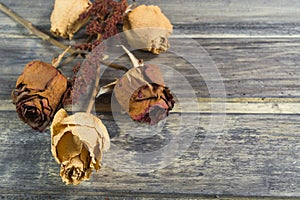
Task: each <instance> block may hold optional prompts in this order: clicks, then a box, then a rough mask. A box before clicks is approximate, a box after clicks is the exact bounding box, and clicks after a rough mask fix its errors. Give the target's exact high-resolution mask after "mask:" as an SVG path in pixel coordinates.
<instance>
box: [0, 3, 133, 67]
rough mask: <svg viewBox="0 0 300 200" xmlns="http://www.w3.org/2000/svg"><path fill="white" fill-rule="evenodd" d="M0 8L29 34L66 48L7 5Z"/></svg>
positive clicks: (111, 65) (74, 53) (72, 50)
mask: <svg viewBox="0 0 300 200" xmlns="http://www.w3.org/2000/svg"><path fill="white" fill-rule="evenodd" d="M0 10H1V11H2V12H4V13H5V14H6V15H8V16H9V17H11V18H12V19H14V20H15V21H16V22H18V23H19V24H21V25H22V26H24V27H25V28H26V29H27V30H28V31H29V33H30V34H34V35H36V36H37V37H39V38H41V39H42V40H44V41H46V42H49V43H50V44H53V45H54V46H56V47H58V48H61V49H63V50H65V49H67V48H68V46H66V45H64V44H63V43H61V42H59V41H58V40H56V39H54V38H52V37H51V36H49V35H47V34H46V33H43V32H42V31H40V30H38V29H37V28H36V27H34V26H33V25H32V23H31V22H29V21H28V20H26V19H24V18H22V17H20V16H19V15H18V14H17V13H15V12H14V11H12V10H11V9H10V8H8V7H7V6H5V5H4V4H3V3H1V2H0ZM68 52H69V53H70V54H72V55H81V56H83V57H84V55H85V54H86V52H83V51H79V50H76V49H74V48H69V50H68ZM100 63H102V64H104V65H106V66H108V67H112V68H114V69H120V70H123V71H127V68H126V67H124V66H121V65H117V64H114V63H106V62H104V61H100Z"/></svg>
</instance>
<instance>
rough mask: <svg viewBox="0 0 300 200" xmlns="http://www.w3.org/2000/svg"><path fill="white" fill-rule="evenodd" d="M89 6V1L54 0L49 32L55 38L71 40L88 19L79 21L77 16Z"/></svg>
mask: <svg viewBox="0 0 300 200" xmlns="http://www.w3.org/2000/svg"><path fill="white" fill-rule="evenodd" d="M90 5H91V2H90V1H89V0H55V3H54V8H53V11H52V14H51V17H50V21H51V29H50V31H51V32H52V33H53V34H54V35H57V36H60V37H63V38H67V37H68V38H69V39H72V37H73V35H74V33H76V32H77V31H78V30H79V29H80V28H81V27H82V26H83V25H84V24H85V23H86V22H87V21H88V18H85V19H81V20H79V16H80V15H81V14H82V13H84V12H86V11H87V10H88V8H89V6H90Z"/></svg>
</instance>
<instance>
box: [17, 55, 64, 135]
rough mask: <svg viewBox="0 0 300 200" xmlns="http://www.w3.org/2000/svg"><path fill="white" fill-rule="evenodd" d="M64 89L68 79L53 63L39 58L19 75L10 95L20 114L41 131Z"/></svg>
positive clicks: (56, 106)
mask: <svg viewBox="0 0 300 200" xmlns="http://www.w3.org/2000/svg"><path fill="white" fill-rule="evenodd" d="M66 90H67V79H66V77H65V76H64V75H62V74H61V73H60V72H59V71H58V70H57V69H56V68H55V67H53V66H52V65H51V64H49V63H45V62H42V61H31V62H29V63H28V64H27V65H26V66H25V68H24V71H23V73H22V74H21V75H20V77H19V78H18V80H17V82H16V88H15V89H14V90H13V91H12V99H13V103H14V104H15V105H16V109H17V112H18V115H19V117H20V118H21V119H22V120H23V121H24V122H25V123H27V124H29V125H30V126H31V127H32V128H33V129H35V130H39V131H40V132H42V131H44V130H45V129H46V127H47V126H48V124H49V123H50V122H51V120H52V118H53V116H54V114H55V112H56V111H57V110H58V109H59V108H61V106H62V98H63V96H64V93H65V92H66Z"/></svg>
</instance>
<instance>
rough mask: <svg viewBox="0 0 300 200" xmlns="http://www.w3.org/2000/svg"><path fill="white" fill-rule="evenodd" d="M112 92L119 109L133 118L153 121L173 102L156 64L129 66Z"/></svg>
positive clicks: (160, 116) (157, 119) (166, 111)
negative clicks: (119, 106) (130, 67)
mask: <svg viewBox="0 0 300 200" xmlns="http://www.w3.org/2000/svg"><path fill="white" fill-rule="evenodd" d="M114 94H115V97H116V99H117V101H118V102H119V104H120V105H121V107H122V109H124V110H125V111H126V112H127V113H128V114H129V115H130V117H131V118H132V119H133V120H135V121H140V122H147V123H150V124H156V123H157V122H159V121H160V120H162V119H164V118H165V117H166V116H168V114H169V111H170V110H172V109H173V106H174V100H173V95H172V94H171V93H170V90H169V89H168V88H167V87H166V86H165V84H164V80H163V77H162V74H161V71H160V69H159V67H157V66H155V65H145V66H139V67H134V68H132V69H130V70H129V71H128V72H127V73H126V74H125V75H124V76H123V77H121V78H120V79H119V80H118V81H117V83H116V86H115V88H114Z"/></svg>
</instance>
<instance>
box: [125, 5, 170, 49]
mask: <svg viewBox="0 0 300 200" xmlns="http://www.w3.org/2000/svg"><path fill="white" fill-rule="evenodd" d="M123 30H124V33H125V36H126V38H127V41H128V43H129V44H130V46H131V47H132V48H137V49H144V50H146V51H150V52H152V53H154V54H159V53H161V52H164V51H166V50H167V49H168V48H169V47H170V44H169V41H168V37H169V36H170V34H171V33H172V30H173V26H172V24H171V23H170V21H169V19H168V18H167V17H166V16H165V15H164V14H163V13H162V12H161V10H160V8H159V7H158V6H153V5H150V6H146V5H140V6H138V7H136V8H134V9H133V10H130V11H129V12H127V15H126V16H125V17H124V25H123Z"/></svg>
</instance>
